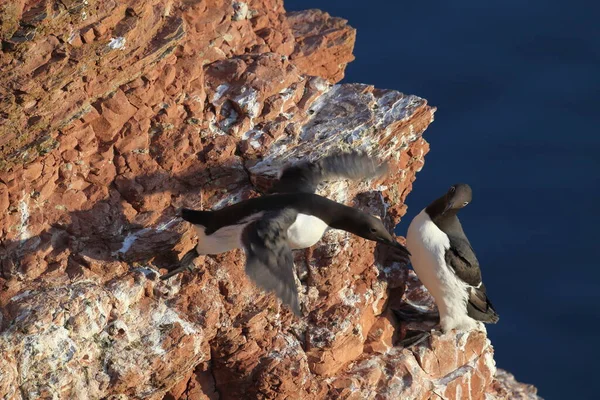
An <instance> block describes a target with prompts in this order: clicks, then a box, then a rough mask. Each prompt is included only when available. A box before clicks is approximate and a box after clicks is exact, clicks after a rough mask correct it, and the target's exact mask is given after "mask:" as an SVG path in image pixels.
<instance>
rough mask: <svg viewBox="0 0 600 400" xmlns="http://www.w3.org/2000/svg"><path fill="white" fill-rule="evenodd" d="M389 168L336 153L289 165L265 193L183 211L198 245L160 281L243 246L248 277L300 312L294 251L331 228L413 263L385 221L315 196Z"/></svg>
mask: <svg viewBox="0 0 600 400" xmlns="http://www.w3.org/2000/svg"><path fill="white" fill-rule="evenodd" d="M385 170H386V168H385V166H377V165H376V163H375V162H374V160H373V159H371V158H370V157H368V156H366V155H364V154H360V153H356V152H354V153H348V154H336V155H332V156H328V157H325V158H322V159H321V160H318V161H317V162H303V163H299V164H295V165H291V166H288V167H286V168H284V169H283V170H282V172H281V175H280V178H279V180H278V181H277V182H276V183H275V184H274V185H273V186H272V187H271V189H270V190H269V193H270V194H267V195H265V196H262V197H257V198H253V199H249V200H245V201H242V202H240V203H237V204H233V205H231V206H228V207H225V208H222V209H219V210H214V211H195V210H189V209H182V211H181V217H182V218H183V219H184V220H186V221H188V222H190V223H192V224H194V227H195V229H196V232H197V234H198V245H197V246H196V247H195V248H194V249H192V250H191V251H190V252H188V253H187V254H186V255H185V256H184V257H183V259H182V260H181V264H182V265H181V267H179V268H177V269H175V270H173V271H171V272H169V273H167V274H166V275H164V276H162V277H161V279H168V278H169V277H171V276H173V275H175V274H177V273H179V272H182V271H184V270H186V269H190V268H189V267H190V266H191V262H192V260H193V258H195V257H197V256H198V255H206V254H219V253H223V252H226V251H229V250H232V249H235V248H243V249H244V251H245V253H246V273H247V274H248V276H249V277H250V278H251V279H252V280H253V281H254V282H255V283H256V284H257V285H258V286H260V287H262V288H263V289H265V290H267V291H274V292H275V293H276V295H277V296H278V297H279V298H280V299H281V300H282V301H283V302H284V303H285V304H288V305H289V306H290V307H291V308H292V310H293V311H294V312H295V313H296V314H298V315H300V308H299V304H298V293H297V289H296V283H295V279H294V263H293V257H292V252H291V250H292V249H302V248H307V247H310V246H312V245H314V244H315V243H317V242H318V241H319V240H320V239H321V237H322V236H323V234H324V233H325V230H326V229H327V228H328V227H331V228H334V229H342V230H345V231H348V232H350V233H353V234H355V235H358V236H361V237H363V238H365V239H369V240H373V241H376V242H379V243H382V244H386V245H388V246H392V247H393V248H394V250H395V255H396V258H397V260H399V261H404V262H408V255H409V253H408V251H407V250H406V248H405V247H404V246H402V245H401V244H400V243H398V242H396V240H395V239H394V238H393V236H392V235H391V234H390V233H389V232H388V231H387V229H386V228H385V226H384V225H383V223H382V222H381V220H379V219H377V218H376V217H373V216H371V215H369V214H367V213H364V212H362V211H360V210H358V209H355V208H352V207H348V206H346V205H343V204H340V203H337V202H335V201H332V200H329V199H327V198H325V197H322V196H319V195H316V194H314V192H315V191H316V189H317V186H318V185H319V183H320V182H322V181H324V180H328V179H332V178H349V179H368V178H371V177H374V176H378V175H380V174H381V173H382V172H384V171H385Z"/></svg>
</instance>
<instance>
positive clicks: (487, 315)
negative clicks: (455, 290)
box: [445, 235, 499, 323]
mask: <svg viewBox="0 0 600 400" xmlns="http://www.w3.org/2000/svg"><path fill="white" fill-rule="evenodd" d="M448 237H449V239H450V247H449V248H448V250H446V254H445V260H446V265H448V266H449V267H450V268H452V269H453V270H454V273H455V274H456V276H457V277H458V278H459V279H460V280H462V281H463V282H465V283H467V284H468V285H469V286H470V287H469V288H468V290H469V300H468V303H467V313H468V315H469V316H470V317H471V318H473V319H475V320H477V321H482V322H485V323H496V322H498V319H499V316H498V314H497V313H496V310H494V306H493V305H492V303H491V302H490V299H488V297H487V293H486V289H485V285H484V284H483V282H482V281H481V269H480V268H479V261H477V257H476V256H475V252H474V251H473V248H472V247H471V244H470V243H469V241H468V240H466V239H465V238H460V237H456V236H452V235H449V236H448Z"/></svg>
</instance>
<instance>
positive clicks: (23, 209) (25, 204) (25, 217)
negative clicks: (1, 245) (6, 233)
mask: <svg viewBox="0 0 600 400" xmlns="http://www.w3.org/2000/svg"><path fill="white" fill-rule="evenodd" d="M19 212H20V214H21V223H20V225H19V240H21V242H24V241H26V240H27V239H29V238H30V237H31V233H30V232H29V229H28V228H27V222H28V221H29V216H30V214H29V195H28V194H26V195H24V196H23V198H22V199H21V201H20V202H19Z"/></svg>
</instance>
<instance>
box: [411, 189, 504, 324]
mask: <svg viewBox="0 0 600 400" xmlns="http://www.w3.org/2000/svg"><path fill="white" fill-rule="evenodd" d="M471 196H472V192H471V188H470V187H469V185H466V184H462V183H461V184H456V185H453V186H451V187H450V189H449V190H448V192H447V193H446V194H444V195H443V196H442V197H440V198H439V199H437V200H435V201H434V202H433V203H431V204H430V205H429V206H427V208H425V209H424V210H423V211H421V212H420V213H419V215H417V216H416V217H415V218H414V219H413V220H412V222H411V224H410V226H409V228H408V234H407V235H406V246H407V247H408V250H410V252H411V256H410V260H411V263H412V266H413V268H414V270H415V272H416V273H417V275H418V277H419V279H420V280H421V282H422V283H423V284H424V285H425V287H426V288H427V290H428V291H429V292H430V293H431V295H432V296H433V298H434V299H435V303H436V304H437V306H438V309H439V313H440V324H441V327H442V331H443V332H448V331H450V330H452V329H459V330H471V329H477V327H478V323H477V321H481V322H485V323H488V324H495V323H496V322H498V318H499V317H498V314H497V313H496V310H494V307H493V306H492V303H491V302H490V300H489V299H488V297H487V294H486V290H485V286H484V285H483V282H482V281H481V270H480V269H479V262H478V261H477V258H476V257H475V252H474V251H473V248H472V247H471V244H470V243H469V240H468V239H467V237H466V236H465V233H464V231H463V229H462V226H461V224H460V221H459V220H458V217H457V216H456V214H457V213H458V211H459V210H460V209H461V208H463V207H465V206H466V205H467V204H469V202H470V201H471Z"/></svg>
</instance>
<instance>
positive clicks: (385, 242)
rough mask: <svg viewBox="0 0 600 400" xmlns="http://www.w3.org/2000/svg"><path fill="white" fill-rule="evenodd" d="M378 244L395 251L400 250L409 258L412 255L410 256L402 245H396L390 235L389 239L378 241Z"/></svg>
mask: <svg viewBox="0 0 600 400" xmlns="http://www.w3.org/2000/svg"><path fill="white" fill-rule="evenodd" d="M380 242H381V243H383V244H386V245H388V246H390V247H393V248H395V249H398V250H400V251H401V252H402V253H403V254H406V255H407V256H411V255H412V254H410V251H408V249H407V248H406V247H404V246H403V245H402V244H400V243H398V242H397V241H396V240H395V239H394V238H393V237H392V235H389V237H386V238H382V239H380Z"/></svg>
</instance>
